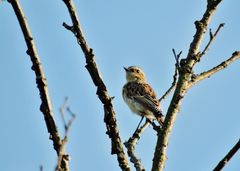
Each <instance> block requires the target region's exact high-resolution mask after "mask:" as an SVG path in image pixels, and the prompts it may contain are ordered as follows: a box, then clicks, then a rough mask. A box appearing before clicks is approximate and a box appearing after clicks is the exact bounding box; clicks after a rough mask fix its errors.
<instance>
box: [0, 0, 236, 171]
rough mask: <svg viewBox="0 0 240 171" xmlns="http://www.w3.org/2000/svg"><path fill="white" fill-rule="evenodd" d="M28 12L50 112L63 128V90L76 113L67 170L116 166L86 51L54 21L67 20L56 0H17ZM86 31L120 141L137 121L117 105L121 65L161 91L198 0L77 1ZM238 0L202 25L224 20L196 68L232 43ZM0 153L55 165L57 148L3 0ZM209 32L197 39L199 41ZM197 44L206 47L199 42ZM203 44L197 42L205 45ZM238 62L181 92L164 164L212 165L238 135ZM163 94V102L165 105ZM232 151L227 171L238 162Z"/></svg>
mask: <svg viewBox="0 0 240 171" xmlns="http://www.w3.org/2000/svg"><path fill="white" fill-rule="evenodd" d="M20 3H21V5H22V7H23V9H24V12H25V15H26V16H27V20H28V23H29V25H30V29H31V32H32V34H33V37H34V40H35V43H36V46H37V49H38V53H39V56H40V58H41V63H42V65H43V68H44V71H45V75H46V77H47V81H48V87H49V92H50V97H51V99H52V104H53V108H54V114H55V118H56V122H57V125H58V128H59V130H60V131H61V133H63V125H62V122H61V118H60V114H59V107H60V106H61V105H62V103H63V100H64V97H65V96H68V97H69V104H70V107H71V109H72V111H74V112H75V113H77V119H76V121H75V122H74V124H73V126H72V129H71V131H70V134H69V142H68V145H67V151H68V153H69V154H70V155H71V161H70V167H71V170H73V171H74V170H90V171H92V170H114V171H118V170H120V169H119V167H118V164H117V160H116V156H112V155H110V140H109V138H108V136H107V135H106V134H105V132H106V128H105V124H104V123H103V107H102V105H101V103H100V101H99V99H98V98H97V96H96V95H95V92H96V88H95V87H94V85H93V83H92V81H91V79H90V76H89V74H88V72H87V70H86V69H85V67H84V66H85V59H84V56H83V54H82V52H81V49H80V48H79V46H78V45H77V43H76V40H75V38H74V36H73V35H72V33H70V32H69V31H67V30H66V29H64V28H63V27H62V26H61V25H62V22H63V21H65V22H67V23H70V18H69V15H68V12H67V9H66V7H65V6H64V3H63V2H62V1H60V0H59V1H47V0H41V1H33V2H28V1H23V0H22V1H20ZM75 3H76V6H77V10H78V14H79V17H80V21H81V24H82V28H83V30H84V34H85V36H86V39H87V41H88V43H89V45H90V47H92V48H93V49H94V53H95V55H96V61H97V63H98V65H99V69H100V71H101V74H102V77H103V79H104V82H105V83H106V85H107V87H108V91H109V94H110V95H111V96H115V98H114V100H113V103H114V109H115V111H116V114H117V120H118V124H119V129H120V135H121V137H122V140H123V141H125V140H127V139H128V138H129V136H130V135H131V134H132V133H133V131H134V130H135V128H136V126H137V124H138V122H139V120H140V118H139V117H138V116H136V115H133V114H132V113H131V111H130V110H129V109H128V108H127V106H126V105H125V104H124V102H123V100H122V97H121V88H122V86H123V84H124V83H125V75H124V74H125V73H124V70H123V66H130V65H138V66H141V67H142V68H143V69H144V71H145V73H146V75H147V77H148V81H149V83H150V84H151V85H152V87H153V88H154V89H155V91H156V92H157V94H158V96H159V97H160V96H161V95H162V94H163V93H164V92H165V91H166V89H167V88H168V87H169V86H170V84H171V81H172V75H173V71H174V58H173V55H172V51H171V49H172V48H175V49H176V50H177V51H180V50H182V51H183V54H182V57H185V56H186V54H187V51H188V48H189V44H190V42H191V41H192V36H193V34H194V32H195V28H194V24H193V23H194V21H195V20H197V19H200V18H201V17H202V14H203V12H204V10H205V6H206V1H197V0H185V1H183V0H179V1H173V2H172V1H164V2H160V1H157V0H152V1H136V0H132V1H126V0H123V1H110V0H107V1H104V2H103V1H93V0H77V1H75ZM239 5H240V2H239V1H236V0H228V1H223V2H222V4H221V5H220V6H219V8H218V10H217V12H216V15H215V16H214V17H213V20H212V23H211V25H210V27H211V28H212V29H213V30H215V29H216V28H217V26H218V24H220V23H226V25H225V27H224V28H223V29H222V30H221V32H220V33H219V35H218V37H217V39H216V41H215V42H214V44H213V45H212V46H211V48H210V51H209V52H208V53H207V55H206V56H204V57H203V59H202V61H201V63H199V64H198V65H197V66H196V68H195V72H196V73H200V72H202V71H205V70H207V69H210V68H212V67H213V66H215V65H217V64H219V63H220V62H221V61H223V60H225V59H226V58H227V57H229V56H231V54H232V52H234V51H235V50H240V49H239V47H240V43H239V40H240V34H239V30H240V25H239V14H238V13H237V11H238V10H239ZM0 22H1V23H2V24H1V26H0V37H1V40H0V55H1V62H0V76H1V80H2V81H1V84H0V94H1V96H0V104H1V114H0V120H1V124H0V135H1V141H0V146H1V147H2V149H1V153H2V155H0V161H1V169H2V170H3V171H13V170H31V171H32V170H39V166H40V165H43V167H44V171H47V170H53V169H54V167H55V165H56V160H57V158H56V154H55V151H54V150H53V148H52V142H51V141H50V140H49V139H48V137H49V135H48V133H47V129H46V126H45V122H44V119H43V115H42V113H41V112H40V111H39V105H40V99H39V95H38V90H37V88H36V84H35V77H34V73H33V72H32V71H31V69H30V67H31V63H30V59H29V57H28V56H27V54H26V53H25V52H26V45H25V42H24V39H23V35H22V32H21V30H20V27H19V24H18V22H17V19H16V16H15V14H14V12H13V10H12V8H11V6H10V4H9V3H7V2H1V3H0ZM207 40H208V35H207V36H206V39H205V41H204V44H206V42H207ZM203 47H204V46H203ZM203 47H202V48H203ZM239 67H240V62H239V61H237V62H235V63H234V64H232V65H231V66H229V67H228V68H226V69H225V70H224V71H221V72H219V73H217V74H216V75H214V76H212V77H211V78H209V79H206V80H204V81H202V82H200V83H199V84H197V85H196V86H194V87H193V88H192V89H191V90H189V91H188V93H187V95H186V96H185V98H184V101H183V104H182V106H181V110H180V113H179V115H178V118H177V121H176V124H175V126H174V129H173V132H172V133H171V138H170V142H169V147H168V151H167V155H168V161H167V164H166V169H165V170H166V171H173V170H180V171H183V170H184V171H192V170H195V171H206V170H212V169H213V167H214V166H215V165H216V164H217V162H218V161H219V160H220V159H221V158H222V157H223V156H224V155H225V154H226V153H227V152H228V150H229V149H230V148H231V147H232V146H233V145H234V144H235V143H236V142H237V140H238V139H239V132H240V126H239V121H240V115H239V108H238V105H239V96H240V91H239V87H240V78H239V74H240V70H239ZM169 100H170V97H169V98H168V99H167V100H165V101H164V102H163V104H162V109H163V111H164V112H166V110H167V107H168V103H169ZM155 143H156V135H155V132H154V131H153V130H152V129H151V128H148V129H147V130H146V131H145V132H144V134H143V135H142V137H141V140H140V141H139V143H138V145H137V147H136V151H137V154H138V155H139V156H141V159H142V162H143V164H144V165H145V168H146V169H147V170H150V168H151V161H152V158H153V151H154V148H155ZM239 159H240V153H238V154H237V155H236V156H235V157H234V158H233V159H232V160H231V161H230V163H229V164H228V165H227V167H226V168H225V171H235V170H239V168H240V164H239Z"/></svg>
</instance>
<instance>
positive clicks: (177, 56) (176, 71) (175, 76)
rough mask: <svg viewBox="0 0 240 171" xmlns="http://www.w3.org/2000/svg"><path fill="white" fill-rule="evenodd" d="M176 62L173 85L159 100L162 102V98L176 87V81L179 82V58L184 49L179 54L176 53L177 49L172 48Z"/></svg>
mask: <svg viewBox="0 0 240 171" xmlns="http://www.w3.org/2000/svg"><path fill="white" fill-rule="evenodd" d="M172 51H173V54H174V57H175V60H176V63H175V71H174V75H173V82H172V85H171V86H170V87H169V89H168V90H167V91H166V92H165V93H164V95H163V96H162V97H161V98H160V99H159V102H161V101H162V100H164V99H165V98H166V97H167V96H168V95H169V94H170V93H171V92H172V91H173V90H174V88H175V87H176V83H177V78H178V70H179V67H180V66H179V59H180V56H181V54H182V51H181V52H179V54H176V52H175V49H172Z"/></svg>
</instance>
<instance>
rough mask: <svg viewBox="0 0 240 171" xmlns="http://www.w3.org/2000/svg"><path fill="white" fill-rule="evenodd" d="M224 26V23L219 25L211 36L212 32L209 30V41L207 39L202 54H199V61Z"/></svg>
mask: <svg viewBox="0 0 240 171" xmlns="http://www.w3.org/2000/svg"><path fill="white" fill-rule="evenodd" d="M224 25H225V24H224V23H221V24H219V26H218V28H217V30H216V31H215V33H214V34H212V30H211V29H210V30H209V37H210V39H209V42H208V44H207V45H206V47H205V48H204V50H203V51H202V53H200V54H199V60H200V59H201V57H202V56H203V55H205V53H206V52H207V51H208V50H209V47H210V45H211V44H212V42H213V41H214V40H215V38H216V37H217V34H218V32H219V31H220V29H221V28H222V27H223V26H224Z"/></svg>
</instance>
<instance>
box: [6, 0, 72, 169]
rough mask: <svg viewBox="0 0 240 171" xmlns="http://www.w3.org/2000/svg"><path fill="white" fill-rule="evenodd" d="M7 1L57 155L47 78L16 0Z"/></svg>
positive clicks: (64, 162) (65, 163) (57, 148)
mask: <svg viewBox="0 0 240 171" xmlns="http://www.w3.org/2000/svg"><path fill="white" fill-rule="evenodd" d="M8 2H9V3H10V4H11V5H12V7H13V10H14V12H15V14H16V16H17V18H18V22H19V24H20V27H21V29H22V32H23V35H24V38H25V42H26V44H27V48H28V49H27V54H28V55H29V56H30V59H31V61H32V70H33V71H34V72H35V76H36V84H37V87H38V89H39V94H40V98H41V102H42V103H41V105H40V110H41V112H42V113H43V115H44V119H45V123H46V126H47V129H48V132H49V133H50V139H51V140H52V141H53V146H54V149H55V150H56V152H57V155H59V154H60V149H61V146H62V141H61V139H60V136H59V132H58V130H57V126H56V124H55V121H54V118H53V112H52V106H51V100H50V97H49V94H48V87H47V80H46V77H45V75H44V71H43V68H42V65H41V62H40V58H39V56H38V53H37V49H36V46H35V43H34V41H33V37H32V34H31V31H30V28H29V25H28V23H27V20H26V17H25V15H24V13H23V10H22V8H21V6H20V3H19V2H18V0H8ZM64 155H68V154H65V153H64ZM64 165H68V160H62V161H61V166H64ZM61 169H62V170H68V169H67V168H61Z"/></svg>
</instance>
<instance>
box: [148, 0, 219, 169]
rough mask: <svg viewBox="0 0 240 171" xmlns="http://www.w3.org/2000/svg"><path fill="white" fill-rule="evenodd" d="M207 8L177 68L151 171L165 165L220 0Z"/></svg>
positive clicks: (210, 2) (214, 0)
mask: <svg viewBox="0 0 240 171" xmlns="http://www.w3.org/2000/svg"><path fill="white" fill-rule="evenodd" d="M207 2H208V3H207V8H206V11H205V13H204V14H203V17H202V19H201V20H200V21H196V22H195V26H196V33H195V35H194V38H193V40H192V42H191V44H190V48H189V50H188V55H187V57H186V58H185V59H181V61H180V68H179V77H178V81H177V84H176V88H175V91H174V94H173V97H172V100H171V102H170V105H169V107H168V110H167V114H166V117H165V121H164V124H163V127H162V131H161V133H159V135H158V139H157V144H156V147H155V152H154V157H153V164H152V171H162V170H163V169H164V166H165V163H166V159H167V157H166V151H167V145H168V141H169V137H170V132H171V130H172V128H173V125H174V123H175V120H176V117H177V114H178V112H179V108H180V105H181V102H182V99H183V98H184V96H185V94H186V92H187V90H188V89H189V80H190V78H191V75H192V73H193V67H194V65H195V64H196V63H197V62H199V59H198V54H199V49H200V46H201V44H202V40H203V38H204V36H205V33H206V30H207V28H208V25H209V23H210V21H211V18H212V16H213V14H214V13H215V11H216V8H217V6H218V5H219V3H220V2H221V0H208V1H207Z"/></svg>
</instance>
